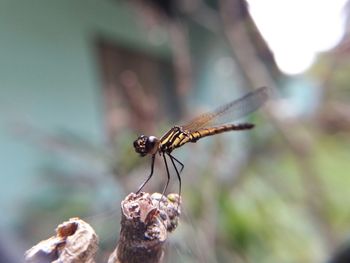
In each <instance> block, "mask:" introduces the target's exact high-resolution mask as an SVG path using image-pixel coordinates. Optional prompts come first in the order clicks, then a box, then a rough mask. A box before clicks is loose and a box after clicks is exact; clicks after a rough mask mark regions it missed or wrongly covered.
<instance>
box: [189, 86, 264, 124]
mask: <svg viewBox="0 0 350 263" xmlns="http://www.w3.org/2000/svg"><path fill="white" fill-rule="evenodd" d="M267 99H268V88H266V87H261V88H259V89H257V90H255V91H252V92H250V93H248V94H247V95H245V96H243V97H242V98H240V99H237V100H234V101H231V102H229V103H227V104H224V105H222V106H220V107H219V108H217V109H215V110H214V111H212V112H208V113H204V114H202V115H200V116H198V117H196V118H195V119H193V120H192V121H191V122H189V123H188V124H185V125H183V126H182V127H183V129H184V130H188V131H196V130H198V129H200V128H205V127H212V126H216V125H221V124H225V123H228V122H233V121H235V120H237V119H239V118H242V117H244V116H246V115H248V114H249V113H252V112H254V111H256V110H257V109H259V108H260V107H261V106H262V105H263V104H264V103H265V101H266V100H267Z"/></svg>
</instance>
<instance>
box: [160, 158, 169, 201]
mask: <svg viewBox="0 0 350 263" xmlns="http://www.w3.org/2000/svg"><path fill="white" fill-rule="evenodd" d="M163 159H164V163H165V168H166V174H167V177H168V179H167V181H166V184H165V186H164V189H163V192H162V197H161V199H160V200H162V199H163V196H164V194H165V192H166V190H167V189H168V185H169V181H170V173H169V167H168V162H167V161H166V158H165V154H164V153H163Z"/></svg>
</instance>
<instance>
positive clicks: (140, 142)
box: [134, 135, 158, 156]
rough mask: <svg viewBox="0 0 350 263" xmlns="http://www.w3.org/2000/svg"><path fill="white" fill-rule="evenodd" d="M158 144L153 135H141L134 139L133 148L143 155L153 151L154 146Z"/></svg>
mask: <svg viewBox="0 0 350 263" xmlns="http://www.w3.org/2000/svg"><path fill="white" fill-rule="evenodd" d="M157 144H158V139H157V138H156V137H154V136H149V137H148V136H145V135H141V136H140V137H138V138H137V140H135V141H134V148H135V151H136V152H137V153H139V154H140V155H141V156H145V155H147V154H149V153H153V152H154V151H155V147H156V145H157Z"/></svg>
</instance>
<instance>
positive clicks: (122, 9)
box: [0, 0, 169, 223]
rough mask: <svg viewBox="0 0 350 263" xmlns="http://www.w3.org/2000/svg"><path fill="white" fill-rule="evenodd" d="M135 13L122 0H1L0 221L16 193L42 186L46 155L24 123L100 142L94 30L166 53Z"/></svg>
mask: <svg viewBox="0 0 350 263" xmlns="http://www.w3.org/2000/svg"><path fill="white" fill-rule="evenodd" d="M123 3H124V4H123ZM135 18H136V14H135V13H133V11H132V10H130V9H129V7H128V6H125V2H122V1H107V0H106V1H102V0H95V1H92V0H91V1H88V0H60V1H50V0H33V1H20V0H8V1H6V0H2V1H0V165H1V170H0V171H1V175H0V184H1V186H2V191H1V192H0V207H1V210H3V211H7V212H6V216H1V217H0V223H6V222H13V220H14V219H15V218H16V215H17V213H18V210H19V209H20V208H21V206H22V205H23V202H22V201H23V200H25V199H26V197H27V196H29V195H30V194H32V192H33V191H36V188H40V187H41V182H40V180H38V174H39V173H40V169H41V166H42V165H43V163H45V162H50V161H52V160H51V157H50V155H48V154H47V151H45V150H43V149H42V148H40V147H36V146H37V145H36V144H37V142H34V143H33V141H32V140H33V136H32V135H33V134H31V131H30V129H29V130H28V129H27V128H28V126H27V125H28V124H29V125H30V126H32V127H35V128H36V129H40V130H41V131H42V132H44V133H48V134H50V133H57V132H59V131H70V132H73V133H75V134H79V135H80V136H82V137H84V138H85V139H86V140H89V141H91V142H93V143H98V144H100V143H103V142H104V140H105V138H104V136H105V133H104V130H103V104H102V103H103V101H102V93H101V86H102V85H101V83H100V80H99V68H98V64H97V57H96V53H95V49H94V43H95V40H96V39H97V37H99V36H103V37H107V38H108V39H110V40H113V41H116V42H117V43H121V44H122V45H127V46H129V47H132V48H136V49H142V50H144V51H146V52H151V53H153V54H155V55H159V56H168V55H169V51H168V49H167V48H166V43H163V46H156V45H153V44H152V43H151V42H149V41H148V39H149V38H148V37H147V30H145V29H144V28H143V27H142V26H141V25H138V24H137V23H138V21H139V20H138V19H135ZM18 124H20V126H18ZM23 127H24V128H25V129H23ZM18 131H19V132H20V134H19V133H18ZM56 162H57V160H56ZM71 169H81V167H79V166H78V165H75V166H74V165H73V166H72V167H71ZM3 215H4V214H3Z"/></svg>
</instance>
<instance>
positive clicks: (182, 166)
mask: <svg viewBox="0 0 350 263" xmlns="http://www.w3.org/2000/svg"><path fill="white" fill-rule="evenodd" d="M169 156H170V158H171V159H173V160H174V161H176V162H177V163H178V164H180V165H181V170H180V173H181V172H182V170H183V169H184V167H185V165H184V164H183V163H182V162H180V161H179V160H178V159H176V158H175V157H174V156H172V155H171V154H169ZM174 167H175V164H174Z"/></svg>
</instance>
